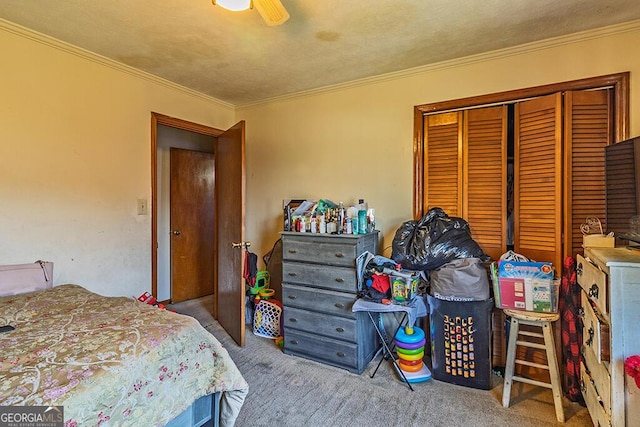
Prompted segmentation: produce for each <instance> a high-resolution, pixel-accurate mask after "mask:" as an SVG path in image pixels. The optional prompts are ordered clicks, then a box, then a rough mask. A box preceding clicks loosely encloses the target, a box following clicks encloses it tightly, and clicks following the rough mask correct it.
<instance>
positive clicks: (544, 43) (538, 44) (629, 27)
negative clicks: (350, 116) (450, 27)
mask: <svg viewBox="0 0 640 427" xmlns="http://www.w3.org/2000/svg"><path fill="white" fill-rule="evenodd" d="M632 31H640V19H638V20H634V21H628V22H624V23H622V24H616V25H610V26H607V27H602V28H596V29H593V30H586V31H581V32H578V33H572V34H568V35H564V36H558V37H552V38H549V39H545V40H540V41H535V42H530V43H525V44H521V45H517V46H513V47H508V48H504V49H498V50H492V51H489V52H483V53H479V54H475V55H469V56H465V57H461V58H456V59H451V60H447V61H441V62H437V63H435V64H428V65H422V66H418V67H413V68H407V69H404V70H400V71H394V72H390V73H385V74H380V75H377V76H373V77H365V78H362V79H357V80H351V81H348V82H345V83H338V84H335V85H329V86H323V87H320V88H315V89H309V90H305V91H300V92H295V93H291V94H287V95H282V96H274V97H271V98H266V99H262V100H259V101H255V102H250V103H246V104H241V105H236V108H243V107H252V106H256V105H260V104H266V103H271V102H278V101H287V100H291V99H294V98H302V97H307V96H312V95H318V94H321V93H328V92H335V91H340V90H345V89H350V88H355V87H359V86H366V85H370V84H374V83H380V82H385V81H389V80H399V79H403V78H406V77H410V76H413V75H416V74H422V73H428V72H433V71H440V70H445V69H448V68H455V67H460V66H465V65H471V64H475V63H480V62H486V61H492V60H495V59H500V58H506V57H509V56H514V55H521V54H523V53H528V52H534V51H537V50H544V49H550V48H554V47H557V46H563V45H569V44H573V43H579V42H583V41H586V40H591V39H597V38H602V37H608V36H612V35H616V34H622V33H628V32H632Z"/></svg>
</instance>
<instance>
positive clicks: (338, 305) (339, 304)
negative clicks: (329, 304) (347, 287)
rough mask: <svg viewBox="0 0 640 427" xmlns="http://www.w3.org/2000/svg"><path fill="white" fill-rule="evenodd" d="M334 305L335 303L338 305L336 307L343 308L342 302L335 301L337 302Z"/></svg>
mask: <svg viewBox="0 0 640 427" xmlns="http://www.w3.org/2000/svg"><path fill="white" fill-rule="evenodd" d="M334 305H335V306H336V307H338V308H344V304H343V303H341V302H337V303H335V304H334Z"/></svg>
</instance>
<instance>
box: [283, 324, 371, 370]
mask: <svg viewBox="0 0 640 427" xmlns="http://www.w3.org/2000/svg"><path fill="white" fill-rule="evenodd" d="M284 352H285V354H292V355H297V356H302V357H306V358H308V359H312V360H317V361H319V362H322V363H328V364H331V365H334V366H338V367H341V368H346V369H348V370H350V371H352V372H353V371H355V372H357V371H358V345H357V344H356V343H352V342H346V341H340V340H335V339H332V338H327V337H323V336H321V335H315V334H309V333H306V332H301V331H296V330H293V329H289V330H287V332H286V333H285V337H284ZM358 373H360V372H358Z"/></svg>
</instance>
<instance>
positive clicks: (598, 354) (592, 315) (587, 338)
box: [580, 291, 611, 363]
mask: <svg viewBox="0 0 640 427" xmlns="http://www.w3.org/2000/svg"><path fill="white" fill-rule="evenodd" d="M580 298H581V304H582V310H583V312H584V319H583V328H582V342H583V345H584V347H585V351H586V352H591V353H593V355H594V356H595V358H596V360H597V361H598V363H602V362H608V361H609V360H610V358H611V357H610V356H611V352H610V348H609V345H610V344H609V343H610V341H609V325H608V324H607V323H606V322H605V321H604V320H602V318H601V316H600V315H599V313H598V312H597V311H596V310H597V309H594V308H593V307H592V306H591V303H590V302H589V301H590V298H589V297H587V295H586V294H585V292H584V291H582V292H581V293H580Z"/></svg>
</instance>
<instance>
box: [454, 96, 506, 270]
mask: <svg viewBox="0 0 640 427" xmlns="http://www.w3.org/2000/svg"><path fill="white" fill-rule="evenodd" d="M507 120H508V119H507V106H506V105H504V106H497V107H487V108H478V109H473V110H466V111H465V112H464V132H463V135H464V139H463V147H464V154H463V165H464V168H463V169H464V172H463V176H464V179H463V189H464V190H463V200H464V209H463V212H462V217H463V218H465V219H466V220H467V221H468V222H469V226H470V228H471V235H472V237H473V239H474V240H475V241H476V242H477V243H478V244H479V245H480V247H481V248H482V250H483V251H484V252H485V253H486V254H488V255H489V256H491V258H493V259H499V258H500V256H501V255H502V254H503V253H504V252H506V249H507V246H506V242H507V236H506V232H507V196H506V191H507Z"/></svg>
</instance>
